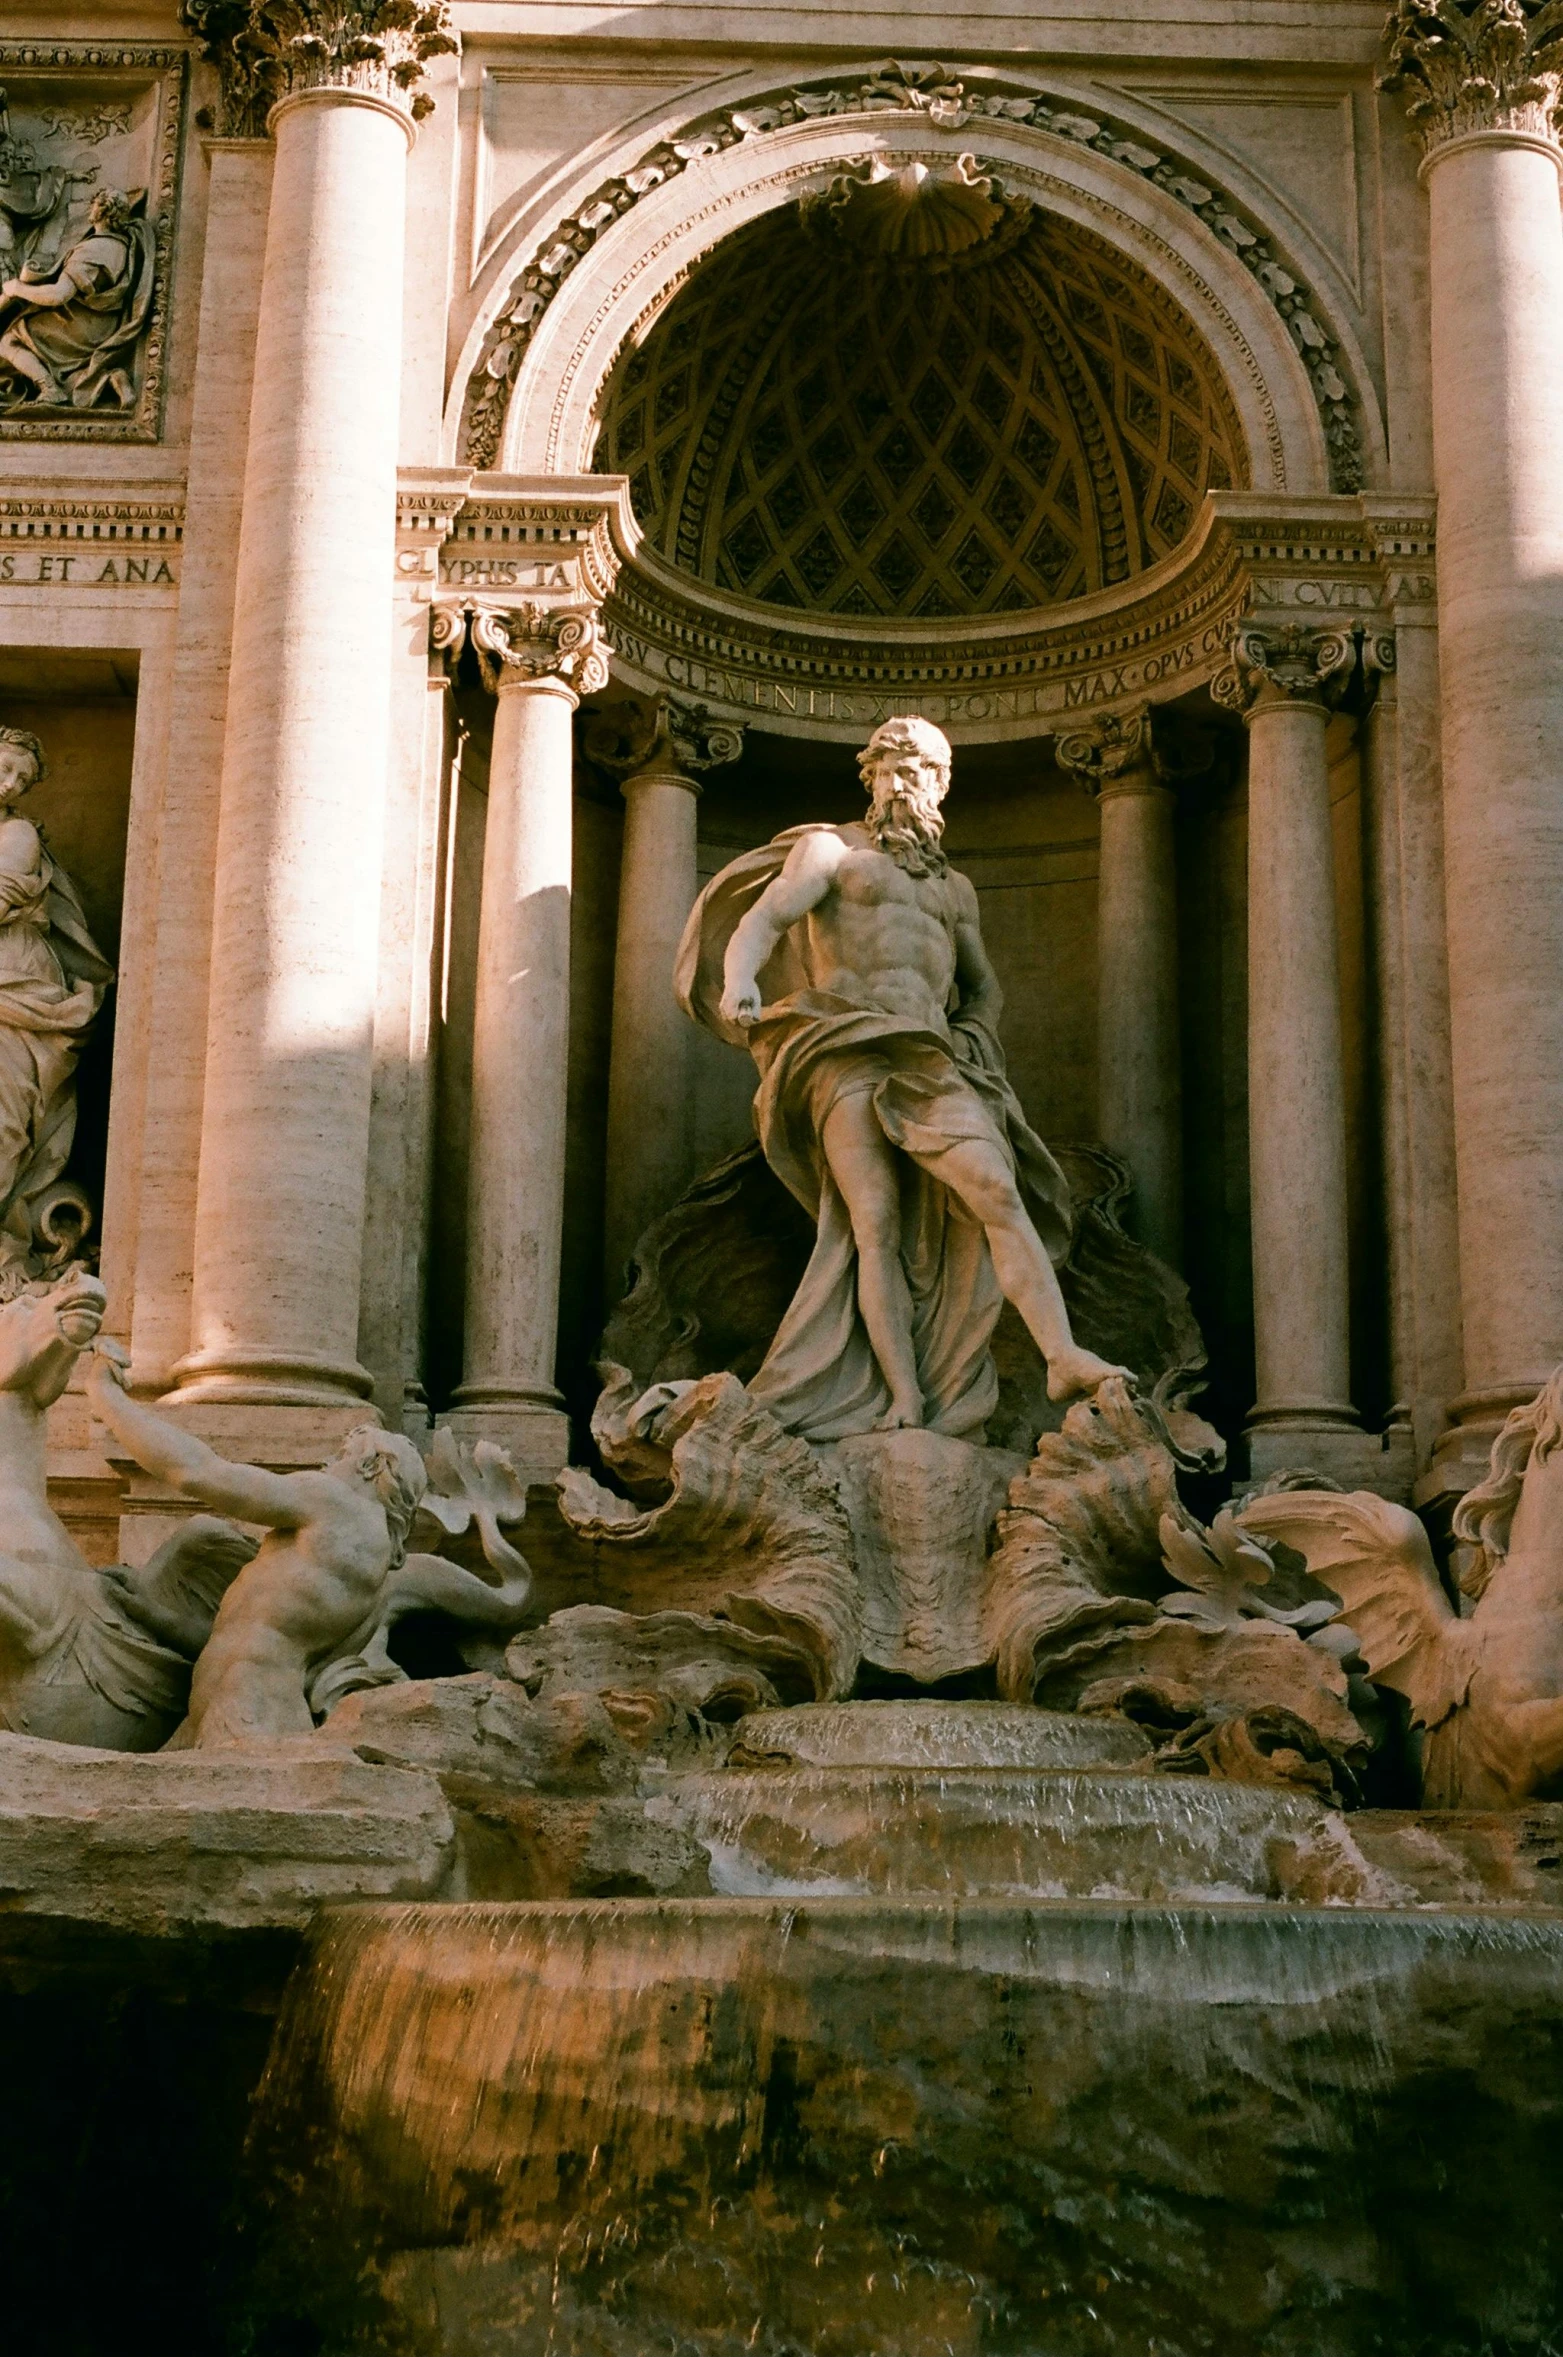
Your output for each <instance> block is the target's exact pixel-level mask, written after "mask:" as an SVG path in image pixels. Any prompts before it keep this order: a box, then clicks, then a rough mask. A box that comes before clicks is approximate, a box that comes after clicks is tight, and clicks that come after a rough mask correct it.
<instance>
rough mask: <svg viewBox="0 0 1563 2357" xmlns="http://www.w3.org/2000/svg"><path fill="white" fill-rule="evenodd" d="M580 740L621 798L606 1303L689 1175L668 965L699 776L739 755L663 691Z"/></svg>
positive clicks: (683, 893)
mask: <svg viewBox="0 0 1563 2357" xmlns="http://www.w3.org/2000/svg"><path fill="white" fill-rule="evenodd" d="M584 743H585V748H586V751H587V753H588V755H589V756H590V758H591V759H592V761H594V762H595V763H596V764H597V766H598V767H599V768H602V769H606V770H608V771H610V772H613V773H615V774H617V775H619V776H620V778H621V779H622V791H623V794H624V801H625V814H624V843H623V850H622V852H621V855H620V862H619V920H618V936H617V941H616V945H615V950H614V962H613V1039H612V1048H611V1052H610V1056H609V1066H608V1155H607V1186H606V1190H605V1204H604V1213H605V1217H604V1223H603V1225H604V1237H603V1247H604V1248H603V1265H604V1275H605V1279H606V1290H607V1296H608V1301H609V1303H610V1305H611V1304H612V1303H613V1302H615V1301H617V1299H618V1298H619V1296H620V1294H621V1293H622V1292H623V1291H624V1288H625V1283H626V1279H627V1274H628V1269H629V1263H630V1260H631V1257H632V1255H633V1253H634V1250H635V1246H636V1244H637V1243H638V1242H639V1240H640V1238H641V1236H642V1235H643V1234H644V1232H645V1230H646V1228H647V1227H648V1226H649V1225H650V1223H651V1222H652V1221H653V1220H654V1219H656V1218H657V1217H658V1216H659V1215H660V1214H661V1213H662V1212H664V1211H666V1210H667V1209H668V1207H669V1205H670V1204H672V1203H673V1202H674V1201H675V1200H676V1198H677V1196H678V1195H679V1193H680V1191H681V1190H682V1188H683V1187H684V1186H685V1185H686V1184H687V1183H688V1180H689V1177H690V1169H689V1153H690V1141H689V1083H690V1053H691V1048H692V1045H693V1040H694V1034H693V1031H692V1030H691V1027H690V1023H689V1019H688V1017H687V1016H686V1015H685V1014H684V1013H683V1012H682V1011H681V1009H680V1008H679V1006H678V1004H677V1002H676V1001H675V999H674V996H673V963H674V959H675V957H676V956H677V953H678V945H679V940H680V938H681V936H682V934H683V930H684V925H685V921H686V919H687V918H688V915H689V912H690V910H691V909H692V908H693V906H694V904H695V895H696V892H697V890H698V885H699V878H698V875H697V871H696V842H697V834H698V829H697V824H696V821H697V817H698V809H697V804H698V799H699V795H700V782H699V781H700V779H701V777H702V776H703V775H704V773H705V772H706V771H707V770H710V769H716V768H719V767H720V766H721V765H722V764H723V763H725V762H729V761H736V760H737V758H738V755H739V754H740V753H741V752H742V750H743V731H742V730H741V729H740V728H738V727H736V726H735V725H734V724H733V723H731V722H729V721H725V720H719V719H713V718H712V716H711V714H710V713H709V712H708V711H707V709H706V707H705V706H704V705H703V704H688V703H685V702H684V701H683V699H682V698H681V697H677V696H662V697H659V698H658V699H657V700H656V702H655V703H652V704H650V705H647V704H645V703H642V702H638V701H631V702H628V703H624V704H615V705H609V706H607V707H606V708H605V709H604V710H602V711H600V712H596V713H594V714H593V715H592V718H591V721H590V722H589V723H588V725H587V727H586V730H585V734H584Z"/></svg>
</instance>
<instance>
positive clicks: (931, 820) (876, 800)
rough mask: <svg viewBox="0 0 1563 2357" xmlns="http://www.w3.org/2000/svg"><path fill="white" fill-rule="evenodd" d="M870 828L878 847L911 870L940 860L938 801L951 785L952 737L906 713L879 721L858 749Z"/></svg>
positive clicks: (918, 871) (935, 864)
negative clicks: (871, 733)
mask: <svg viewBox="0 0 1563 2357" xmlns="http://www.w3.org/2000/svg"><path fill="white" fill-rule="evenodd" d="M858 769H859V772H860V773H861V775H862V779H863V789H864V791H865V793H866V794H867V795H868V803H869V807H868V822H867V823H868V828H869V832H870V833H871V834H872V835H873V836H874V837H875V839H876V841H877V842H878V843H879V846H880V848H881V850H883V851H888V852H889V854H890V856H891V858H892V859H895V860H897V861H899V863H900V865H901V866H903V867H907V868H910V869H911V870H912V872H913V873H915V874H921V873H925V872H926V871H927V870H928V869H929V868H932V867H942V866H943V865H944V859H943V854H942V853H941V852H940V850H939V837H940V836H941V835H942V834H943V832H944V814H943V811H942V808H941V805H942V803H943V801H944V797H945V795H946V794H947V793H948V792H949V790H950V740H949V738H948V737H947V736H946V735H945V733H944V731H943V729H942V728H935V727H934V724H933V722H932V721H931V720H923V719H920V718H919V717H918V716H917V715H916V714H915V713H908V714H905V715H903V716H901V717H900V718H897V719H895V720H886V721H882V722H881V724H880V726H879V727H878V728H876V729H875V731H874V733H873V735H872V736H871V737H870V738H869V740H868V743H867V744H866V745H865V746H864V748H863V750H862V752H861V753H860V754H859V755H858Z"/></svg>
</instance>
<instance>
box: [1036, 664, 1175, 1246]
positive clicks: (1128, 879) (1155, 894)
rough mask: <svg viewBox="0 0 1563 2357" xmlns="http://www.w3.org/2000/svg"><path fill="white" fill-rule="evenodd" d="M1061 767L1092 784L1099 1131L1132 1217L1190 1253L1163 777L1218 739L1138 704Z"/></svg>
mask: <svg viewBox="0 0 1563 2357" xmlns="http://www.w3.org/2000/svg"><path fill="white" fill-rule="evenodd" d="M1055 752H1056V757H1057V760H1058V763H1059V766H1060V768H1062V769H1065V770H1067V771H1069V772H1071V773H1072V774H1073V775H1074V776H1076V777H1078V778H1079V779H1080V780H1081V781H1082V782H1083V783H1084V784H1085V785H1086V786H1088V787H1089V788H1090V789H1091V791H1092V792H1093V793H1094V794H1095V796H1096V798H1097V802H1098V804H1099V806H1100V810H1101V828H1102V843H1101V856H1100V861H1099V864H1098V869H1097V904H1096V905H1097V916H1096V942H1097V950H1096V958H1097V967H1096V972H1097V1084H1096V1085H1097V1098H1096V1102H1097V1132H1098V1135H1099V1136H1100V1138H1101V1140H1102V1143H1103V1144H1104V1145H1105V1146H1110V1147H1111V1148H1112V1150H1113V1152H1114V1153H1115V1154H1121V1155H1122V1156H1123V1158H1124V1160H1125V1161H1126V1162H1127V1163H1128V1165H1129V1169H1130V1173H1131V1175H1132V1177H1133V1180H1134V1193H1133V1196H1132V1198H1131V1200H1130V1204H1129V1214H1128V1218H1129V1225H1130V1227H1131V1229H1132V1231H1133V1233H1134V1234H1135V1235H1137V1236H1138V1237H1139V1239H1140V1241H1141V1243H1143V1244H1148V1245H1149V1246H1150V1249H1151V1250H1152V1251H1153V1252H1155V1253H1157V1254H1159V1256H1160V1257H1161V1258H1162V1259H1163V1260H1166V1261H1169V1262H1171V1263H1172V1265H1173V1266H1174V1267H1177V1266H1178V1265H1179V1264H1180V1263H1181V1261H1182V1258H1183V1075H1182V1057H1181V1051H1180V1042H1179V1037H1178V885H1177V863H1176V849H1175V842H1174V834H1173V821H1174V819H1175V817H1176V810H1177V805H1176V800H1175V797H1174V795H1173V794H1172V793H1171V791H1170V790H1169V788H1168V786H1167V783H1166V780H1167V779H1168V778H1170V777H1190V776H1193V775H1194V774H1195V773H1196V772H1198V771H1199V770H1202V769H1205V768H1208V767H1209V763H1210V757H1211V745H1210V741H1209V739H1208V738H1207V737H1205V736H1204V735H1203V733H1202V732H1199V731H1189V730H1183V731H1182V732H1181V733H1180V732H1179V731H1178V730H1177V729H1176V727H1175V725H1174V724H1173V723H1172V722H1171V721H1169V719H1168V718H1167V716H1166V715H1165V714H1163V713H1158V712H1156V711H1155V710H1154V709H1152V708H1150V707H1148V706H1145V705H1139V706H1135V707H1132V708H1131V709H1130V710H1128V711H1126V712H1122V713H1116V714H1114V713H1108V714H1104V715H1103V716H1102V717H1101V718H1100V719H1098V720H1096V721H1094V722H1092V723H1091V724H1090V725H1089V726H1087V727H1085V728H1082V729H1080V730H1079V731H1077V732H1075V733H1072V734H1068V735H1065V736H1061V737H1060V738H1059V740H1058V743H1057V746H1056V748H1055Z"/></svg>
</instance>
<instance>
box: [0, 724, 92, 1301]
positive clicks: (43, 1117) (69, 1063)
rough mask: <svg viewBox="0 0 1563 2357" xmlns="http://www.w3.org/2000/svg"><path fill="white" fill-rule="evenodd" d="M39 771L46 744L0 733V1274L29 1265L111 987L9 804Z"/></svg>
mask: <svg viewBox="0 0 1563 2357" xmlns="http://www.w3.org/2000/svg"><path fill="white" fill-rule="evenodd" d="M43 775H44V760H43V747H42V745H40V743H39V742H38V739H37V738H36V737H35V736H31V735H29V733H28V732H27V730H26V729H20V728H0V1278H3V1274H4V1271H5V1269H6V1268H7V1267H9V1268H10V1269H11V1270H12V1271H20V1272H21V1273H22V1274H24V1275H38V1274H39V1273H41V1272H40V1268H39V1264H38V1263H37V1261H36V1260H35V1259H34V1258H33V1257H32V1255H33V1254H34V1252H35V1249H36V1247H37V1245H38V1244H39V1242H40V1240H41V1239H42V1238H43V1237H44V1233H45V1231H46V1229H47V1226H48V1213H49V1201H50V1197H51V1191H52V1190H53V1189H54V1188H55V1185H56V1182H57V1181H58V1179H59V1177H60V1174H61V1172H62V1171H63V1170H64V1168H65V1165H66V1162H67V1160H68V1158H69V1155H70V1150H71V1141H72V1139H73V1138H74V1137H75V1134H76V1088H75V1081H74V1078H73V1075H74V1073H75V1070H76V1060H77V1057H78V1056H79V1055H80V1053H81V1049H82V1045H83V1042H84V1041H85V1039H86V1037H87V1034H88V1032H89V1031H90V1030H91V1028H92V1025H93V1022H94V1021H95V1019H96V1017H97V1013H98V1009H99V1008H100V1007H101V1006H102V1004H103V994H104V992H105V991H106V990H107V988H108V986H109V984H110V983H111V982H112V981H113V979H114V969H113V967H112V966H111V965H110V964H109V962H108V960H107V959H106V958H105V957H104V956H103V954H102V952H101V950H100V949H99V948H98V946H97V943H96V942H95V941H94V940H93V938H92V935H91V933H90V932H89V931H88V929H87V919H86V916H85V914H84V912H83V910H82V905H81V901H80V899H79V898H78V896H77V892H76V887H75V885H74V884H73V883H72V882H71V879H70V877H69V876H68V875H67V874H66V872H65V870H64V869H63V868H62V867H60V866H59V865H58V864H57V863H56V861H55V860H54V858H53V856H52V854H51V853H50V850H49V846H48V844H47V843H46V841H45V840H44V837H43V834H42V832H41V830H40V829H39V828H37V827H35V826H34V825H33V823H32V821H31V820H30V819H26V818H23V817H22V815H21V813H20V811H19V810H18V809H17V807H16V805H17V804H18V803H19V802H20V801H21V800H22V798H23V796H24V795H26V794H27V793H29V792H30V791H31V789H32V787H33V786H35V785H36V784H37V782H38V780H39V779H40V778H41V777H42V776H43Z"/></svg>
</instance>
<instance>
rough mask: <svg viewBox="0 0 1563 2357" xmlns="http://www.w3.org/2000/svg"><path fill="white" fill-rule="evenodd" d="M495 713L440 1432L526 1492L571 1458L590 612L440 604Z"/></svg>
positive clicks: (531, 605)
mask: <svg viewBox="0 0 1563 2357" xmlns="http://www.w3.org/2000/svg"><path fill="white" fill-rule="evenodd" d="M464 630H465V631H467V632H469V633H470V636H471V641H472V645H473V647H474V649H475V650H476V653H477V657H478V661H479V663H480V665H481V666H482V671H483V677H484V681H485V684H486V685H487V686H488V688H489V689H490V691H491V692H492V693H493V695H494V696H495V698H496V709H495V714H494V744H493V752H492V755H491V758H490V764H489V788H488V819H487V825H486V830H485V834H484V841H483V899H482V910H481V915H480V917H479V924H478V973H477V991H476V1003H475V1012H474V1019H473V1042H472V1129H471V1137H470V1143H469V1148H468V1180H467V1273H466V1322H465V1349H464V1367H463V1379H462V1383H461V1387H460V1389H459V1390H458V1392H457V1394H456V1398H455V1403H454V1406H453V1409H452V1412H451V1418H450V1421H451V1423H452V1425H453V1426H454V1427H455V1428H456V1429H457V1430H458V1431H460V1432H461V1433H462V1435H463V1436H464V1437H465V1438H468V1439H473V1440H476V1439H486V1440H493V1441H498V1442H499V1443H500V1444H501V1445H502V1446H504V1447H505V1448H507V1449H508V1450H509V1451H510V1454H511V1456H512V1459H513V1460H514V1463H515V1465H516V1467H517V1470H518V1471H519V1472H520V1473H521V1474H522V1475H523V1477H524V1478H525V1479H528V1480H546V1479H548V1478H549V1477H550V1476H551V1475H552V1474H554V1473H556V1472H557V1471H558V1469H559V1467H560V1466H561V1465H562V1464H564V1462H565V1461H566V1458H567V1456H568V1454H569V1427H568V1423H567V1420H566V1417H565V1414H564V1408H563V1403H562V1401H561V1399H560V1396H559V1393H558V1391H557V1389H556V1387H555V1383H554V1360H555V1353H556V1347H557V1332H558V1323H559V1269H560V1250H561V1236H562V1231H563V1221H564V1171H565V1113H566V1097H567V1088H568V1079H569V1048H570V898H571V801H572V793H573V753H574V745H573V735H572V728H571V721H572V716H573V714H574V712H575V709H576V705H577V703H578V701H579V698H580V697H581V695H583V694H586V693H590V692H594V691H595V690H596V689H598V688H601V687H603V686H605V685H606V684H607V678H608V663H607V655H606V653H605V651H604V648H603V645H602V641H601V638H600V636H599V634H598V629H597V622H596V617H595V615H594V613H593V612H591V611H590V610H577V611H569V610H565V611H560V610H557V609H551V608H549V607H548V606H547V605H545V604H541V603H536V602H531V601H521V602H518V603H516V604H514V605H499V604H497V603H489V602H484V603H482V604H478V605H475V606H468V607H466V608H462V607H460V606H454V605H451V604H446V605H444V606H443V607H441V608H439V609H437V611H436V617H435V639H436V644H438V645H443V646H445V647H446V648H447V649H454V648H455V647H456V645H457V644H458V643H459V640H460V637H461V634H462V632H463V631H464Z"/></svg>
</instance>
